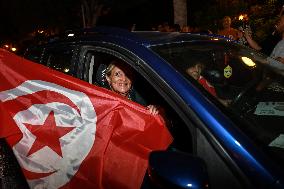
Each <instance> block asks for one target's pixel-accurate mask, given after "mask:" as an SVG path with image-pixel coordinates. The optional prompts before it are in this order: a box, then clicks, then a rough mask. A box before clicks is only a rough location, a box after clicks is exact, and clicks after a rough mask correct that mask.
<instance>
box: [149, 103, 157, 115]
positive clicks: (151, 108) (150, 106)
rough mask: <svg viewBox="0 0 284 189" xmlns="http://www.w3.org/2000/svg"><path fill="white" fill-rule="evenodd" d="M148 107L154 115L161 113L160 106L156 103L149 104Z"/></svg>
mask: <svg viewBox="0 0 284 189" xmlns="http://www.w3.org/2000/svg"><path fill="white" fill-rule="evenodd" d="M147 109H148V110H149V111H150V114H152V115H158V114H159V110H158V108H157V107H156V106H154V105H148V106H147Z"/></svg>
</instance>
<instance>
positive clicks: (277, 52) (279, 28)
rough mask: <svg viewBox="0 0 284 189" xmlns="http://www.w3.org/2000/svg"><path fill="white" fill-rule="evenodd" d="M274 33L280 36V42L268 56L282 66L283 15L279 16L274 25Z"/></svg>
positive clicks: (283, 55) (283, 41) (283, 52)
mask: <svg viewBox="0 0 284 189" xmlns="http://www.w3.org/2000/svg"><path fill="white" fill-rule="evenodd" d="M276 32H277V33H278V34H279V35H280V36H281V40H280V41H279V42H278V43H277V44H276V46H275V47H274V49H273V51H272V53H271V55H270V56H271V57H272V58H274V59H276V60H278V61H279V62H281V63H283V64H284V14H281V15H280V18H279V21H278V23H277V24H276Z"/></svg>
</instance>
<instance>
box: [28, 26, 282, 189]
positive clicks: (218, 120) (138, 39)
mask: <svg viewBox="0 0 284 189" xmlns="http://www.w3.org/2000/svg"><path fill="white" fill-rule="evenodd" d="M24 56H25V58H27V59H30V60H33V61H35V62H38V63H40V64H43V65H46V66H48V67H50V68H53V69H56V70H59V71H61V72H64V73H66V74H68V75H71V76H74V77H76V78H79V79H81V80H84V81H86V82H89V83H91V84H94V85H98V86H101V87H104V85H105V80H104V79H103V76H104V74H105V73H104V71H105V68H106V67H107V65H108V64H109V62H110V61H111V60H113V59H120V60H121V61H123V62H124V64H125V65H127V66H128V67H129V68H130V69H131V70H132V73H133V75H135V82H134V89H133V90H134V92H135V95H136V96H137V97H139V98H141V99H143V102H145V104H155V105H157V106H159V107H161V108H162V109H163V116H164V117H165V120H166V122H167V127H168V129H169V131H170V132H171V134H172V136H173V138H174V141H173V143H172V144H171V145H170V146H169V148H168V150H166V151H154V152H152V153H151V155H150V157H149V168H148V171H147V174H146V176H145V179H144V182H143V184H142V188H214V189H215V188H217V189H219V188H230V189H233V188H258V189H260V188H284V180H283V179H284V177H283V176H284V77H283V74H284V72H283V65H282V64H281V63H279V62H277V61H276V60H274V59H272V58H270V57H266V56H265V55H263V54H260V53H259V52H256V51H253V50H251V49H249V48H247V47H245V46H241V45H239V44H237V43H235V42H232V41H230V40H228V39H226V38H220V37H218V36H214V35H201V34H190V33H177V32H173V33H163V32H152V31H150V32H144V31H143V32H142V31H140V32H139V31H136V32H129V31H125V30H121V29H115V28H103V27H102V28H100V27H98V28H95V29H89V30H84V31H69V32H68V33H66V34H65V36H63V37H59V38H58V39H57V38H54V39H53V40H51V41H49V42H48V43H46V44H43V45H40V46H36V47H33V48H29V49H27V51H26V53H25V55H24ZM194 69H195V70H194ZM142 104H143V103H142ZM157 137H158V136H157Z"/></svg>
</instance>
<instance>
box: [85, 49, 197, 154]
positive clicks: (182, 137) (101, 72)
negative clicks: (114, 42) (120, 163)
mask: <svg viewBox="0 0 284 189" xmlns="http://www.w3.org/2000/svg"><path fill="white" fill-rule="evenodd" d="M83 57H84V58H85V62H84V63H83V64H85V66H84V67H85V68H86V69H85V71H84V72H86V74H84V75H85V76H86V77H85V79H84V80H85V81H88V82H89V83H92V84H94V85H97V86H100V87H104V88H107V89H109V88H108V87H107V86H106V81H105V78H104V77H105V69H106V67H107V65H108V64H109V63H110V62H111V61H112V60H114V59H121V56H114V55H113V53H104V52H96V51H93V50H90V51H87V52H86V54H84V55H83ZM123 61H125V59H123ZM124 63H125V64H126V65H127V66H129V65H128V64H127V62H126V61H125V62H124ZM86 64H87V65H86ZM129 68H130V69H131V72H132V73H133V74H134V77H135V79H134V83H133V89H132V90H133V91H132V92H133V95H134V96H135V100H136V101H137V102H139V104H141V105H143V106H147V105H149V104H154V105H156V106H158V107H159V108H160V110H161V112H160V113H161V114H162V116H163V118H164V119H165V121H166V124H167V127H168V129H169V130H170V132H171V134H172V136H173V137H174V142H173V144H172V145H171V146H170V148H171V149H176V150H180V151H184V152H188V153H192V152H193V136H192V133H191V132H190V130H189V128H188V127H187V125H186V124H185V123H184V122H183V121H182V119H181V118H180V116H179V115H178V114H177V113H176V111H175V110H174V109H173V108H172V107H171V106H170V105H169V104H168V102H167V101H166V100H165V99H164V98H163V97H162V96H161V95H160V94H159V92H158V91H156V89H155V88H154V87H153V86H152V85H151V84H150V83H149V82H147V80H146V79H145V78H144V77H143V76H142V75H141V74H140V73H139V72H137V71H136V70H135V69H133V68H131V67H130V66H129ZM149 91H151V94H149Z"/></svg>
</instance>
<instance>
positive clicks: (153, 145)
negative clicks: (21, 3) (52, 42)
mask: <svg viewBox="0 0 284 189" xmlns="http://www.w3.org/2000/svg"><path fill="white" fill-rule="evenodd" d="M0 137H1V138H5V139H6V141H7V142H8V144H9V145H10V146H11V148H12V150H13V153H14V154H15V156H16V158H17V161H18V162H19V164H20V166H21V169H22V172H23V174H24V176H25V178H26V180H27V182H28V184H29V187H30V188H79V187H84V188H101V189H103V188H116V189H118V188H123V189H126V188H131V189H135V188H139V187H140V185H141V183H142V181H143V177H144V175H145V173H146V169H147V158H148V155H149V153H150V152H151V151H153V150H163V149H166V148H167V147H168V145H169V144H170V143H171V142H172V137H171V135H170V133H169V131H168V130H167V128H166V126H165V123H164V120H163V119H162V117H161V116H159V115H158V116H153V115H150V114H149V113H148V111H147V110H146V109H145V107H143V106H141V105H139V104H136V103H134V102H131V101H129V100H127V99H124V98H123V97H121V96H119V95H117V94H115V93H113V92H111V91H108V90H107V89H103V88H100V87H97V86H94V85H91V84H89V83H87V82H84V81H81V80H79V79H76V78H74V77H71V76H68V75H65V74H63V73H60V72H57V71H55V70H52V69H49V68H47V67H45V66H42V65H40V64H36V63H33V62H30V61H28V60H25V59H24V58H21V57H18V56H16V55H14V54H11V53H9V52H7V51H5V50H0Z"/></svg>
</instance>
